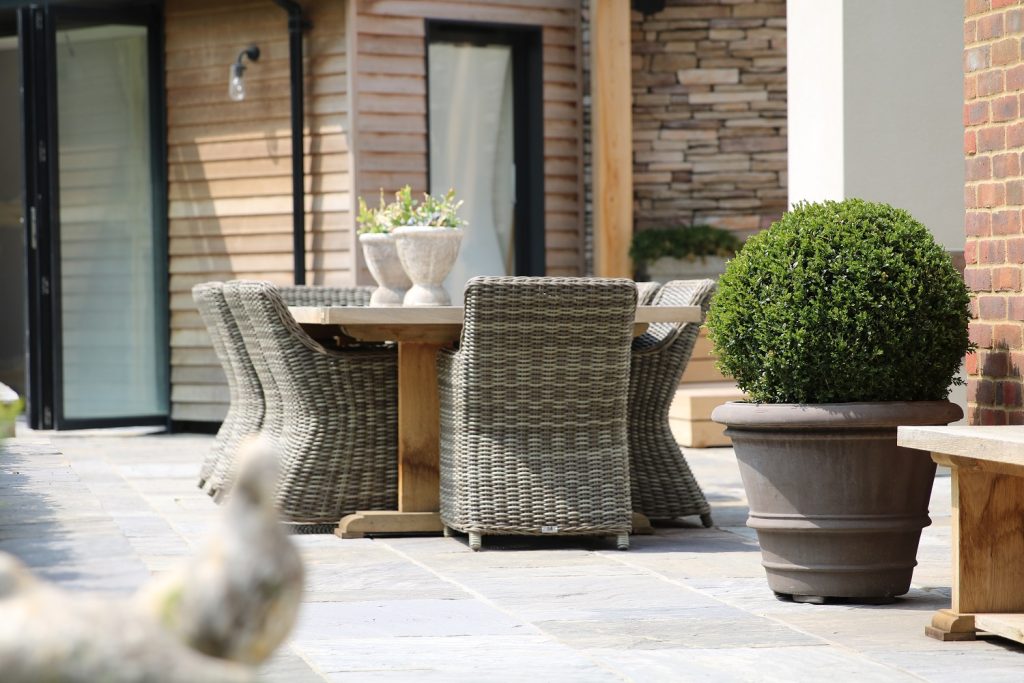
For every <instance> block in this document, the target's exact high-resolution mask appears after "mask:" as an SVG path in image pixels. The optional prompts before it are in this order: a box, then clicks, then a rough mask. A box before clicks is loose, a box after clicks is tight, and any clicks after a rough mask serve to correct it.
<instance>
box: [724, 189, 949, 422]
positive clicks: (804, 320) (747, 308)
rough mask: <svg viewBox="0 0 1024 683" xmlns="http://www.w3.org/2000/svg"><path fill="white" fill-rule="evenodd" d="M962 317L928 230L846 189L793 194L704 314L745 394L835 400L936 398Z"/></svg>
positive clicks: (944, 261) (731, 269) (943, 389)
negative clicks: (829, 195) (831, 196)
mask: <svg viewBox="0 0 1024 683" xmlns="http://www.w3.org/2000/svg"><path fill="white" fill-rule="evenodd" d="M967 320H968V294H967V288H966V287H965V285H964V282H963V279H962V278H961V277H960V274H959V273H958V272H957V270H956V268H955V267H954V266H953V263H952V262H951V261H950V259H949V256H948V255H947V254H946V253H945V251H943V249H942V247H941V246H939V245H938V244H937V243H936V242H935V240H934V239H933V238H932V236H931V234H930V233H929V232H928V230H927V229H926V228H925V227H924V226H923V225H921V224H920V223H919V222H917V221H916V220H914V218H913V217H912V216H911V215H910V214H909V213H907V212H906V211H903V210H901V209H896V208H893V207H891V206H889V205H886V204H873V203H871V202H867V201H864V200H861V199H848V200H846V201H843V202H824V203H820V204H807V203H803V204H799V205H797V206H796V207H795V208H794V209H793V210H792V211H790V212H789V213H787V214H785V215H783V217H782V218H781V219H780V220H779V221H778V222H776V223H775V224H774V225H772V227H771V228H770V229H768V230H766V231H764V232H762V233H760V234H758V235H755V236H754V237H751V238H750V239H749V240H747V243H746V244H745V245H744V246H743V248H742V249H741V250H740V252H739V253H738V254H737V255H736V257H735V258H734V259H732V261H730V262H729V265H728V267H727V268H726V271H725V274H724V275H723V276H722V277H721V279H720V280H719V283H718V290H717V293H716V295H715V298H714V300H713V302H712V306H711V310H710V312H709V313H708V317H707V326H708V329H709V331H710V337H711V339H712V341H713V342H714V346H715V352H716V353H717V354H718V359H719V360H718V366H719V368H720V369H721V370H722V371H723V372H725V373H727V374H729V375H732V376H733V377H734V378H736V381H737V383H738V384H739V386H740V388H741V389H743V390H744V391H745V392H747V394H748V395H749V396H750V397H751V398H752V399H753V400H754V401H757V402H760V403H839V402H847V401H924V400H941V399H944V398H946V397H947V396H948V394H949V389H948V387H949V385H950V383H951V381H954V378H953V376H954V375H955V374H956V372H957V369H958V368H959V367H960V362H961V360H962V358H963V356H964V353H965V352H966V351H967V350H968V347H969V343H968V338H967ZM955 383H957V384H960V383H962V381H960V380H959V379H957V380H955Z"/></svg>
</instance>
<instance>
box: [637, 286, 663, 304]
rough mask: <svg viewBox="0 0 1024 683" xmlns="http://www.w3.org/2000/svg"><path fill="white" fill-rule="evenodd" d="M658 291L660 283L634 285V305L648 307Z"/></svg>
mask: <svg viewBox="0 0 1024 683" xmlns="http://www.w3.org/2000/svg"><path fill="white" fill-rule="evenodd" d="M659 289H661V283H660V282H638V283H636V305H637V306H650V305H651V302H652V301H653V300H654V296H655V295H656V294H657V293H658V290H659Z"/></svg>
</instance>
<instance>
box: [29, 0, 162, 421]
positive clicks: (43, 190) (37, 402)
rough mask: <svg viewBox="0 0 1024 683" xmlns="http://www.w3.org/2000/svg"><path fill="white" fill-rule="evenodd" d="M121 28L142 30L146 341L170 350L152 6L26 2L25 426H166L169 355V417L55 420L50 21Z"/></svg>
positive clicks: (56, 281) (60, 404)
mask: <svg viewBox="0 0 1024 683" xmlns="http://www.w3.org/2000/svg"><path fill="white" fill-rule="evenodd" d="M58 20H61V21H81V22H83V23H85V22H88V23H94V24H127V25H136V26H144V27H146V29H147V37H148V40H147V49H148V71H147V76H148V80H149V109H150V156H151V161H150V165H151V178H152V202H153V216H152V218H153V231H154V235H153V260H154V267H155V270H154V275H155V277H154V283H153V286H154V288H155V295H156V298H155V301H156V306H157V309H158V315H157V316H156V330H154V335H155V341H156V343H157V344H158V345H162V347H163V348H164V349H165V350H167V352H168V353H169V348H170V345H169V336H170V328H169V320H168V315H167V311H168V310H169V308H168V306H169V294H168V290H169V279H168V278H169V275H168V267H167V259H168V255H167V150H166V139H165V135H164V131H165V130H166V126H165V118H166V110H165V102H164V94H163V71H164V66H163V24H162V16H161V13H160V8H159V5H158V4H152V3H148V2H147V3H130V4H129V3H126V4H125V5H122V6H109V5H106V6H97V7H89V6H80V5H75V6H67V5H60V4H55V5H34V4H33V5H28V6H24V7H21V8H20V9H19V10H18V35H19V41H20V50H19V53H20V55H21V92H22V103H23V104H22V129H23V135H22V139H23V149H22V154H23V162H24V174H23V175H24V181H23V185H24V195H23V204H24V215H25V217H26V220H25V230H26V239H25V245H26V246H25V248H26V252H27V253H26V263H27V264H28V267H27V277H28V282H27V288H26V289H27V292H28V323H29V334H28V345H27V347H28V348H27V352H28V362H27V363H26V369H27V371H28V389H29V391H28V402H27V403H28V419H29V425H30V426H31V427H32V428H33V429H83V428H91V427H123V426H133V425H165V426H166V425H169V423H170V410H169V406H170V377H169V356H168V358H167V362H165V363H164V366H165V367H163V368H161V369H160V374H161V375H162V377H158V378H155V380H154V381H157V382H159V383H161V384H162V385H163V386H162V390H163V391H164V394H165V397H166V402H167V405H168V410H167V411H166V413H164V414H160V415H143V416H135V417H126V418H119V417H115V418H95V419H80V418H79V419H76V418H67V417H66V416H65V415H64V401H63V399H64V396H63V376H62V362H63V359H62V355H63V354H62V338H61V334H62V329H61V306H60V301H61V297H60V294H61V293H60V281H61V278H60V195H59V193H60V182H59V169H58V159H57V150H58V149H59V146H58V145H59V141H58V137H57V136H58V122H57V72H56V46H55V36H56V24H57V21H58Z"/></svg>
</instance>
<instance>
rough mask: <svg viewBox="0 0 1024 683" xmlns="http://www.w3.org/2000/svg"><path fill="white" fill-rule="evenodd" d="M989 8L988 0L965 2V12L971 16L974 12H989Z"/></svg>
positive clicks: (969, 0) (968, 0)
mask: <svg viewBox="0 0 1024 683" xmlns="http://www.w3.org/2000/svg"><path fill="white" fill-rule="evenodd" d="M988 9H989V3H988V0H967V2H966V3H965V4H964V14H966V15H967V16H971V15H972V14H981V13H982V12H987V11H988Z"/></svg>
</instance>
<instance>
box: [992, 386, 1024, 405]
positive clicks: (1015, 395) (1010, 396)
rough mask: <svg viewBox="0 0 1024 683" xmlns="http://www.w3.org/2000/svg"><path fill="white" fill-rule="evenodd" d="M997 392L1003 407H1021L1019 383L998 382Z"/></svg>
mask: <svg viewBox="0 0 1024 683" xmlns="http://www.w3.org/2000/svg"><path fill="white" fill-rule="evenodd" d="M997 391H998V393H999V397H1000V399H1001V401H1000V402H1001V403H1002V404H1003V405H1004V406H1011V407H1018V406H1020V405H1021V401H1020V397H1021V393H1020V382H1019V381H1017V382H1014V381H1009V382H1007V381H1003V382H999V384H998V386H997Z"/></svg>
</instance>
